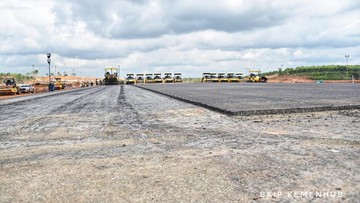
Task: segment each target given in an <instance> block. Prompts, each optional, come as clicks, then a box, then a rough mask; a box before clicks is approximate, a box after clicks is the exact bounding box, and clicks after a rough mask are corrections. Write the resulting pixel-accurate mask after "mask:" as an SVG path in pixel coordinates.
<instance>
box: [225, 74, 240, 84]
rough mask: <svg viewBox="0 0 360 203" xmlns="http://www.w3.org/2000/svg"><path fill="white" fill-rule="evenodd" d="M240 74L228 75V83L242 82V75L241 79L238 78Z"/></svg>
mask: <svg viewBox="0 0 360 203" xmlns="http://www.w3.org/2000/svg"><path fill="white" fill-rule="evenodd" d="M238 74H239V73H237V74H235V73H228V74H227V75H226V78H227V80H228V82H230V83H231V82H240V81H241V78H240V77H241V75H240V77H239V76H238Z"/></svg>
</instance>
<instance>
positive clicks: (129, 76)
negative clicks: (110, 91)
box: [125, 73, 136, 84]
mask: <svg viewBox="0 0 360 203" xmlns="http://www.w3.org/2000/svg"><path fill="white" fill-rule="evenodd" d="M125 84H136V80H135V77H134V74H131V73H130V74H126V79H125Z"/></svg>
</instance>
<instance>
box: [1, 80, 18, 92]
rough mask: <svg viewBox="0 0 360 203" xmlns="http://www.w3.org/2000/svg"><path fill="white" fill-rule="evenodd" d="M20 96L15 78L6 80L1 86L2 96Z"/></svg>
mask: <svg viewBox="0 0 360 203" xmlns="http://www.w3.org/2000/svg"><path fill="white" fill-rule="evenodd" d="M15 94H20V88H19V86H18V85H16V81H15V78H5V79H4V80H3V84H1V85H0V95H15Z"/></svg>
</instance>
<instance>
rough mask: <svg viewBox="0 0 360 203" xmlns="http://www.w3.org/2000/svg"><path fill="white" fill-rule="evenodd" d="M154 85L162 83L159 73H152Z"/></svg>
mask: <svg viewBox="0 0 360 203" xmlns="http://www.w3.org/2000/svg"><path fill="white" fill-rule="evenodd" d="M154 83H163V79H162V78H161V73H154Z"/></svg>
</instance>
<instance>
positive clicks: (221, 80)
mask: <svg viewBox="0 0 360 203" xmlns="http://www.w3.org/2000/svg"><path fill="white" fill-rule="evenodd" d="M217 78H218V80H219V82H220V83H221V82H228V79H227V78H226V77H225V73H218V74H217Z"/></svg>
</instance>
